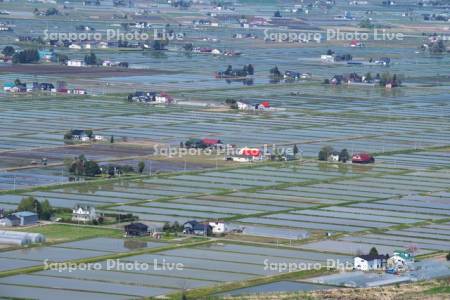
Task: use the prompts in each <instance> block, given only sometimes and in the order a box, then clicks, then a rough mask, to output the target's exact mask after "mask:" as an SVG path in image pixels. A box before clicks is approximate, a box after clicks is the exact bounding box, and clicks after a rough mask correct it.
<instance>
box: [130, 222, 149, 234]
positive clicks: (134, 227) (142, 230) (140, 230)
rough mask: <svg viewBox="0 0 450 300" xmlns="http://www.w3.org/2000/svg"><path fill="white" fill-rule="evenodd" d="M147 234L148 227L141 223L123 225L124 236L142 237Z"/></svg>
mask: <svg viewBox="0 0 450 300" xmlns="http://www.w3.org/2000/svg"><path fill="white" fill-rule="evenodd" d="M147 233H148V226H147V225H145V224H142V223H130V224H128V225H125V235H126V236H144V235H147Z"/></svg>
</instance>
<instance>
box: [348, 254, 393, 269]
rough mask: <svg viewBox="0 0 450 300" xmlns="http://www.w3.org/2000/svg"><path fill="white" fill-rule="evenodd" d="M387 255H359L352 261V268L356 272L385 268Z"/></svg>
mask: <svg viewBox="0 0 450 300" xmlns="http://www.w3.org/2000/svg"><path fill="white" fill-rule="evenodd" d="M388 259H389V255H360V256H356V257H355V258H354V259H353V266H354V268H355V269H356V270H361V271H373V270H379V269H382V268H384V267H385V266H386V262H387V260H388Z"/></svg>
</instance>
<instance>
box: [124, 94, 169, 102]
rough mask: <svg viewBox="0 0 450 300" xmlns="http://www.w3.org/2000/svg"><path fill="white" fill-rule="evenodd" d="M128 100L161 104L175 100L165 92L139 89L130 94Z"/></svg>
mask: <svg viewBox="0 0 450 300" xmlns="http://www.w3.org/2000/svg"><path fill="white" fill-rule="evenodd" d="M128 101H131V102H133V101H134V102H141V103H160V104H170V103H172V102H173V101H174V99H173V98H172V96H170V95H169V94H167V93H165V92H161V93H157V92H142V91H137V92H135V93H133V94H129V95H128Z"/></svg>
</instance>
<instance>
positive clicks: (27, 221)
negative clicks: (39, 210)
mask: <svg viewBox="0 0 450 300" xmlns="http://www.w3.org/2000/svg"><path fill="white" fill-rule="evenodd" d="M13 215H14V216H16V217H18V218H19V219H20V226H25V225H32V224H36V223H37V222H38V221H39V218H38V215H37V214H36V213H34V212H31V211H19V212H16V213H14V214H13Z"/></svg>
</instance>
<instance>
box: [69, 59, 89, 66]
mask: <svg viewBox="0 0 450 300" xmlns="http://www.w3.org/2000/svg"><path fill="white" fill-rule="evenodd" d="M67 66H68V67H85V66H86V63H85V62H84V61H82V60H78V59H70V60H68V61H67Z"/></svg>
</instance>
